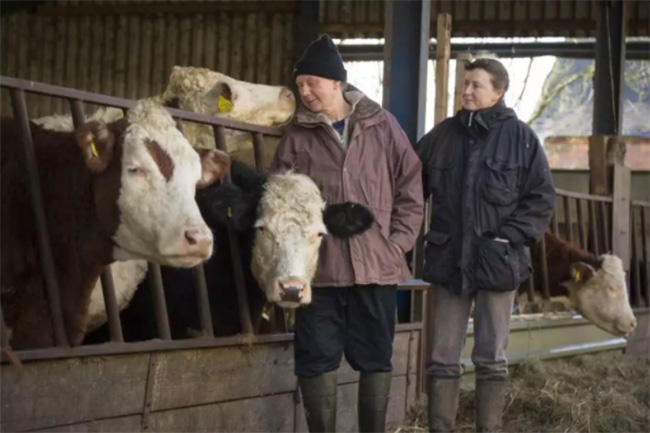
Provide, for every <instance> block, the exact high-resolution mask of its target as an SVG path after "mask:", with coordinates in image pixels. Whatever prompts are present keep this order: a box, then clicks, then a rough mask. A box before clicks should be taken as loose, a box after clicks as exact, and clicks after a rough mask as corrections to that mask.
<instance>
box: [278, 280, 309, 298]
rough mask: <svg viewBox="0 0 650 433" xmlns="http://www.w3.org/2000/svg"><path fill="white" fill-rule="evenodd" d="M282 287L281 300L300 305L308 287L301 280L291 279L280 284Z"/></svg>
mask: <svg viewBox="0 0 650 433" xmlns="http://www.w3.org/2000/svg"><path fill="white" fill-rule="evenodd" d="M278 285H279V286H280V299H281V300H282V302H295V303H297V304H300V302H301V301H302V297H303V290H304V288H305V286H306V285H307V284H306V283H305V282H304V281H303V280H301V279H300V278H295V277H290V278H287V279H286V280H284V281H280V282H279V283H278Z"/></svg>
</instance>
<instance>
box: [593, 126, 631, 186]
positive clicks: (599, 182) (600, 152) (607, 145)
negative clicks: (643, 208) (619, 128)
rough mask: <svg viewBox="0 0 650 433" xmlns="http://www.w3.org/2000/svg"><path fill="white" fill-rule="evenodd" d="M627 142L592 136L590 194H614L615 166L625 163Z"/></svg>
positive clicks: (615, 138) (608, 137)
mask: <svg viewBox="0 0 650 433" xmlns="http://www.w3.org/2000/svg"><path fill="white" fill-rule="evenodd" d="M625 151H626V146H625V142H624V141H623V140H621V139H620V137H615V136H609V135H592V136H590V137H589V193H590V194H593V195H606V196H609V195H611V194H612V188H613V185H612V182H613V176H614V174H613V170H614V164H620V165H624V163H625Z"/></svg>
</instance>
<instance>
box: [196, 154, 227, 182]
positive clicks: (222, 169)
mask: <svg viewBox="0 0 650 433" xmlns="http://www.w3.org/2000/svg"><path fill="white" fill-rule="evenodd" d="M197 152H198V153H199V156H200V157H201V179H200V180H199V182H198V183H197V184H196V187H197V188H198V189H201V188H205V187H206V186H208V185H210V184H212V183H213V182H215V181H217V180H220V179H221V178H223V177H224V176H225V175H227V174H228V173H229V172H230V157H229V156H228V154H227V153H225V152H222V151H220V150H218V149H197Z"/></svg>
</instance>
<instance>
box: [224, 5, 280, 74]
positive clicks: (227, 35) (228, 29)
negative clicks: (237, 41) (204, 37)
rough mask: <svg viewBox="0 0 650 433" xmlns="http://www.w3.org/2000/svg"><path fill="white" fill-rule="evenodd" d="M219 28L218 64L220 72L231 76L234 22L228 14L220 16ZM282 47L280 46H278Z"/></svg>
mask: <svg viewBox="0 0 650 433" xmlns="http://www.w3.org/2000/svg"><path fill="white" fill-rule="evenodd" d="M217 26H218V27H219V39H218V41H219V44H218V45H219V55H218V56H217V62H218V65H219V68H218V69H217V70H218V71H219V72H221V73H224V74H228V75H231V74H232V71H231V70H230V64H231V63H230V50H231V48H232V44H231V43H230V40H231V35H232V20H231V19H230V17H229V16H228V14H226V13H220V14H219V21H218V23H217ZM276 46H280V45H276Z"/></svg>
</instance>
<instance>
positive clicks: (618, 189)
mask: <svg viewBox="0 0 650 433" xmlns="http://www.w3.org/2000/svg"><path fill="white" fill-rule="evenodd" d="M631 173H632V172H631V170H630V169H629V168H628V167H625V166H624V165H622V164H614V191H613V196H612V198H613V202H612V252H613V253H614V254H615V255H617V256H619V257H620V258H621V260H622V261H623V267H624V268H625V270H626V271H628V272H629V270H630V246H631V238H630V236H631V231H630V204H631V203H630V194H631V186H632V175H631Z"/></svg>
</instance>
